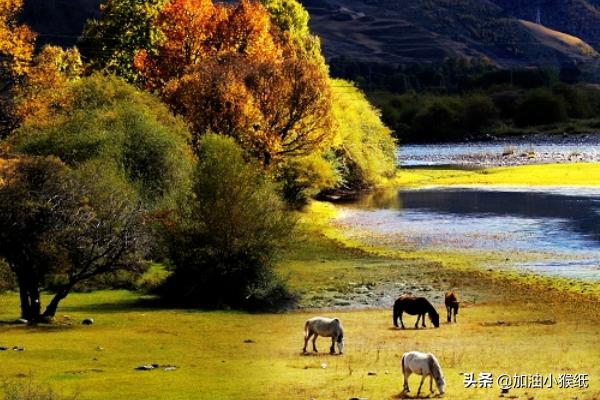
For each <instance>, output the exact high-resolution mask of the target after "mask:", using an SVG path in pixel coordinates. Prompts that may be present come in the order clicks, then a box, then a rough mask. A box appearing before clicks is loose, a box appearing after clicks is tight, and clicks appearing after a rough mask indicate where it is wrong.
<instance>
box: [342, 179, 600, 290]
mask: <svg viewBox="0 0 600 400" xmlns="http://www.w3.org/2000/svg"><path fill="white" fill-rule="evenodd" d="M338 222H339V223H340V224H341V225H342V226H344V225H346V226H348V227H352V228H358V229H360V230H361V231H362V232H363V234H364V232H367V233H369V232H370V233H372V234H373V236H374V237H375V236H376V237H377V238H378V239H376V240H383V241H387V242H388V243H389V244H393V243H394V242H396V243H401V244H402V245H409V246H413V247H415V248H447V249H474V250H478V249H480V250H485V251H489V250H497V251H503V252H506V253H507V254H510V253H515V254H518V252H536V253H546V256H545V257H544V259H543V260H541V261H536V262H528V263H523V262H522V263H517V267H518V268H525V269H528V270H531V271H534V272H538V273H544V274H557V275H562V276H569V277H576V278H582V279H591V280H600V189H593V188H589V189H587V190H585V191H584V190H578V189H575V188H556V189H544V191H541V190H538V191H536V192H530V191H524V190H518V189H514V190H511V189H503V190H481V189H432V190H408V191H400V192H398V193H397V195H394V196H388V197H376V198H366V199H363V200H362V201H359V202H357V203H356V204H354V205H352V206H351V207H348V208H347V209H346V211H345V212H344V213H343V215H342V217H340V219H339V221H338Z"/></svg>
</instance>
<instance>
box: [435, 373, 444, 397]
mask: <svg viewBox="0 0 600 400" xmlns="http://www.w3.org/2000/svg"><path fill="white" fill-rule="evenodd" d="M435 383H436V384H437V387H438V390H439V391H440V395H442V394H444V390H445V388H446V382H445V381H444V377H443V376H438V377H437V378H436V380H435Z"/></svg>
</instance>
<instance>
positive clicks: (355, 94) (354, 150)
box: [331, 79, 396, 189]
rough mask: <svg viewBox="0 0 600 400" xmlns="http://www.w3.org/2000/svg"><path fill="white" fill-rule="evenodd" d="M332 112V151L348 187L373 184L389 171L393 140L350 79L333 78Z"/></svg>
mask: <svg viewBox="0 0 600 400" xmlns="http://www.w3.org/2000/svg"><path fill="white" fill-rule="evenodd" d="M331 86H332V90H333V115H334V119H335V121H336V123H337V132H336V139H335V140H334V143H335V144H334V145H333V151H334V152H335V154H336V155H337V157H338V162H339V164H340V166H341V170H342V182H343V185H344V186H345V187H348V188H353V189H357V188H364V187H370V186H375V185H377V184H379V183H382V181H383V180H384V179H385V178H386V177H389V176H391V175H392V174H393V172H394V170H395V167H396V153H395V152H396V143H395V141H394V139H393V138H392V133H391V131H390V129H389V128H388V127H386V126H385V125H384V124H383V122H382V121H381V114H380V113H379V111H378V110H377V109H375V108H374V107H373V106H372V105H371V104H370V103H369V102H368V100H367V98H366V97H365V95H364V93H362V92H361V91H360V90H359V89H358V88H356V87H355V86H354V85H353V84H352V83H351V82H348V81H344V80H341V79H336V80H333V81H332V83H331Z"/></svg>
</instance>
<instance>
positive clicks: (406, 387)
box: [402, 369, 411, 393]
mask: <svg viewBox="0 0 600 400" xmlns="http://www.w3.org/2000/svg"><path fill="white" fill-rule="evenodd" d="M402 372H404V392H405V393H408V392H410V389H409V388H408V377H409V376H410V374H411V371H410V369H409V370H404V371H402Z"/></svg>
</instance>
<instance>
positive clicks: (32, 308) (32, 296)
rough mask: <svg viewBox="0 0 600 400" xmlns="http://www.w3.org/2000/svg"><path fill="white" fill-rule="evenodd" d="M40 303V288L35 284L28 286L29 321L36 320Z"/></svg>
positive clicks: (37, 319)
mask: <svg viewBox="0 0 600 400" xmlns="http://www.w3.org/2000/svg"><path fill="white" fill-rule="evenodd" d="M41 309H42V304H41V302H40V290H39V289H38V287H37V285H30V286H29V318H28V320H29V322H34V323H35V322H38V321H39V320H40V312H41Z"/></svg>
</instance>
